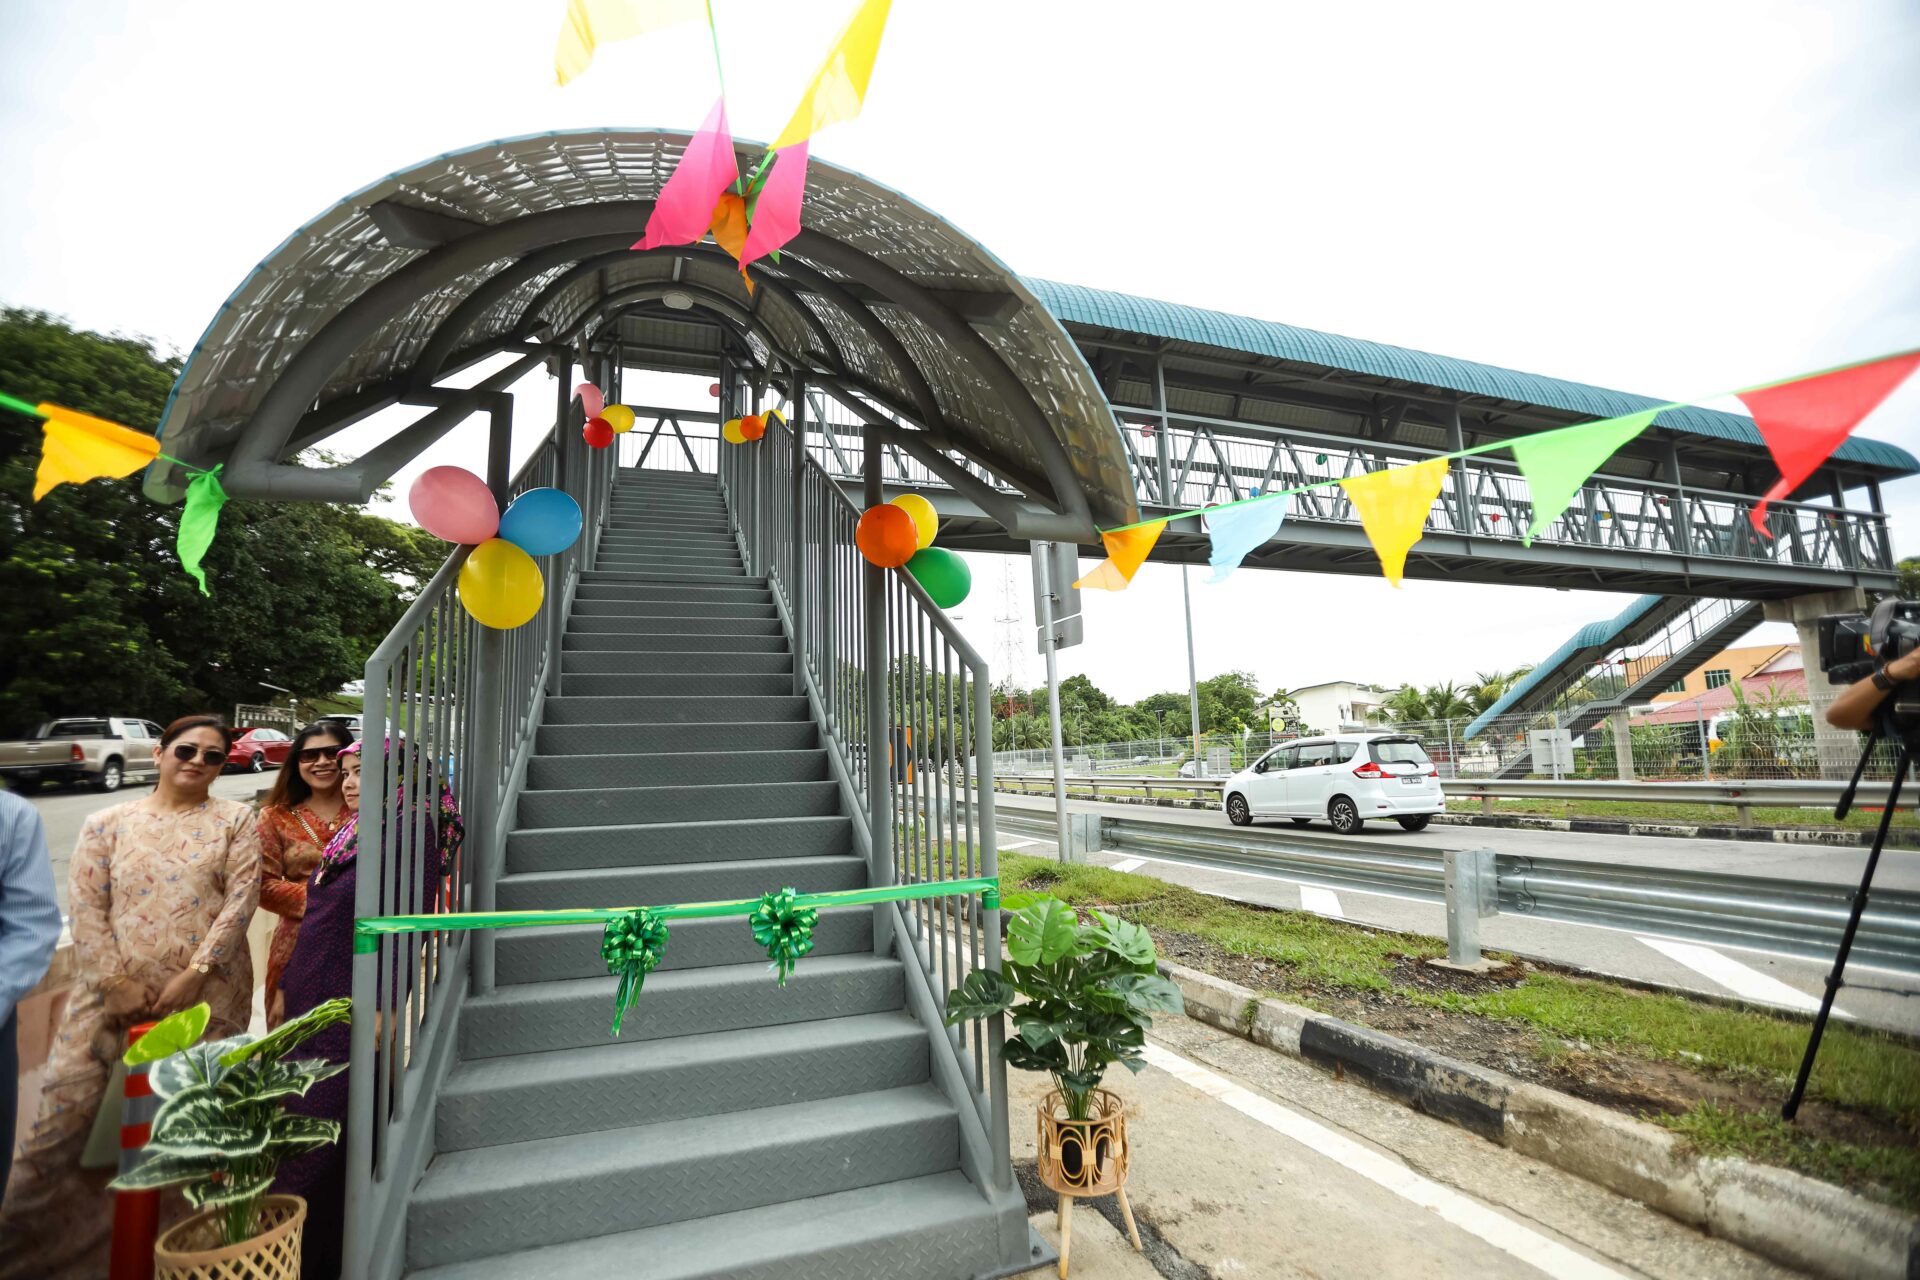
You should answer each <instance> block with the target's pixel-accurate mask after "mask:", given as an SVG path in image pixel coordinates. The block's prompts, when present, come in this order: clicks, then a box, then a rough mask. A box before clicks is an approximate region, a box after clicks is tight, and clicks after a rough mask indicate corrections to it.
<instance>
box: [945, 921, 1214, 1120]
mask: <svg viewBox="0 0 1920 1280" xmlns="http://www.w3.org/2000/svg"><path fill="white" fill-rule="evenodd" d="M1004 906H1005V907H1006V908H1007V914H1006V916H1005V917H1004V918H1005V919H1006V921H1007V962H1006V964H1005V966H1004V967H1003V968H1002V970H1001V971H1000V972H999V973H994V972H991V971H990V970H986V969H978V970H975V971H974V972H972V973H970V974H968V975H967V977H966V980H965V981H964V982H962V983H961V984H960V985H959V986H958V987H957V988H955V989H954V990H953V991H952V992H950V993H948V995H947V1025H948V1026H952V1025H953V1024H955V1023H958V1022H964V1021H968V1020H970V1019H974V1018H984V1017H988V1016H990V1015H993V1014H996V1013H1005V1012H1007V1011H1008V1010H1009V1009H1011V1010H1012V1011H1013V1025H1014V1034H1013V1035H1011V1036H1009V1037H1008V1038H1007V1044H1006V1050H1005V1053H1006V1060H1007V1065H1008V1066H1010V1067H1018V1068H1019V1069H1020V1070H1022V1071H1044V1072H1046V1073H1048V1074H1049V1075H1051V1076H1052V1077H1053V1083H1054V1087H1055V1088H1057V1089H1059V1090H1060V1094H1061V1096H1062V1097H1063V1098H1065V1099H1066V1103H1067V1115H1068V1117H1069V1118H1070V1119H1074V1120H1085V1119H1087V1118H1088V1117H1089V1113H1090V1110H1089V1109H1090V1106H1091V1098H1092V1094H1093V1091H1094V1090H1095V1089H1097V1088H1098V1087H1099V1086H1100V1081H1101V1079H1102V1077H1104V1076H1105V1075H1106V1071H1107V1068H1108V1067H1109V1066H1111V1065H1112V1064H1113V1063H1116V1062H1118V1063H1120V1064H1122V1065H1123V1066H1125V1067H1126V1068H1127V1069H1128V1070H1130V1071H1138V1070H1140V1069H1141V1067H1142V1066H1144V1065H1145V1064H1144V1062H1142V1060H1141V1056H1140V1054H1141V1050H1142V1049H1143V1048H1144V1047H1145V1046H1146V1042H1147V1036H1146V1032H1147V1028H1148V1027H1149V1026H1151V1025H1152V1023H1153V1015H1154V1014H1155V1013H1183V1012H1185V1005H1184V1004H1183V1003H1182V1001H1181V999H1180V988H1178V987H1176V986H1174V985H1173V983H1171V982H1169V981H1168V980H1167V979H1165V978H1163V977H1161V976H1160V974H1159V973H1158V972H1157V971H1156V970H1155V968H1154V949H1153V938H1152V936H1151V935H1150V934H1148V932H1147V931H1146V930H1145V929H1143V928H1141V927H1140V926H1139V925H1137V924H1133V923H1131V922H1129V921H1126V920H1122V919H1120V918H1119V917H1118V916H1115V915H1110V914H1108V913H1107V912H1104V911H1090V912H1089V913H1088V914H1087V916H1086V917H1085V918H1082V917H1081V916H1080V915H1079V914H1078V913H1077V912H1076V911H1075V910H1074V909H1073V908H1072V907H1071V906H1068V905H1067V904H1066V903H1064V902H1062V901H1060V899H1058V898H1054V897H1050V896H1048V895H1046V894H1014V895H1010V896H1009V897H1008V899H1007V900H1006V902H1005V904H1004ZM1017 999H1018V1000H1023V1001H1024V1003H1022V1004H1020V1005H1018V1006H1017V1007H1016V1006H1015V1004H1014V1002H1015V1000H1017Z"/></svg>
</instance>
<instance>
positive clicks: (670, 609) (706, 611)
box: [568, 600, 779, 623]
mask: <svg viewBox="0 0 1920 1280" xmlns="http://www.w3.org/2000/svg"><path fill="white" fill-rule="evenodd" d="M778 616H779V615H778V614H777V613H776V612H775V611H774V607H773V603H772V602H771V601H768V602H767V603H765V604H754V603H741V604H735V603H727V604H699V603H696V602H694V601H690V600H575V601H574V602H573V616H572V617H571V618H569V619H568V622H569V623H572V622H576V621H578V620H580V619H582V618H685V617H699V618H714V619H718V618H776V617H778Z"/></svg>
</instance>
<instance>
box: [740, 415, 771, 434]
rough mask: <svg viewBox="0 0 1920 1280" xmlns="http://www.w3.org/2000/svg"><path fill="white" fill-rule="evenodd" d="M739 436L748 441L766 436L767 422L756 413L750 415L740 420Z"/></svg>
mask: <svg viewBox="0 0 1920 1280" xmlns="http://www.w3.org/2000/svg"><path fill="white" fill-rule="evenodd" d="M740 434H741V435H743V436H745V437H746V438H747V439H749V440H758V439H759V438H760V437H761V436H763V435H765V434H767V420H766V419H765V418H763V417H761V416H760V415H759V414H757V413H750V414H748V415H747V416H746V417H744V418H742V419H740Z"/></svg>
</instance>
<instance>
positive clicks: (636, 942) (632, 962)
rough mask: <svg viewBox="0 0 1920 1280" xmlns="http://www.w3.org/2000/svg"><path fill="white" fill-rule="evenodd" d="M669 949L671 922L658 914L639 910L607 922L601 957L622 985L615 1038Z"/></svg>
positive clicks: (617, 999)
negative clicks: (621, 1023) (643, 985)
mask: <svg viewBox="0 0 1920 1280" xmlns="http://www.w3.org/2000/svg"><path fill="white" fill-rule="evenodd" d="M666 950H667V922H666V921H665V920H663V919H661V917H660V913H659V912H657V911H649V910H647V909H646V908H645V907H635V908H634V909H633V910H631V911H629V912H627V913H626V914H624V915H618V916H615V917H614V918H613V919H611V920H609V921H607V928H606V932H605V933H603V934H602V935H601V936H600V955H601V957H602V958H603V959H605V960H606V962H607V972H608V973H613V974H618V975H619V976H620V986H619V988H618V989H617V990H616V991H615V992H614V993H613V1034H614V1035H616V1036H617V1035H619V1034H620V1022H621V1019H623V1018H625V1017H626V1016H627V1010H628V1009H631V1008H632V1007H633V1001H634V997H636V996H638V995H639V994H640V986H641V984H642V983H644V982H645V981H646V980H647V975H648V974H650V973H652V972H653V971H654V970H655V969H657V968H659V967H660V957H661V956H663V955H665V954H666Z"/></svg>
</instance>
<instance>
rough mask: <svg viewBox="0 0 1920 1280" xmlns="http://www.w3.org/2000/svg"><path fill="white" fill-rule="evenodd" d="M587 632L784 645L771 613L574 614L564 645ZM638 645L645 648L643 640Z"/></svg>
mask: <svg viewBox="0 0 1920 1280" xmlns="http://www.w3.org/2000/svg"><path fill="white" fill-rule="evenodd" d="M589 635H592V636H607V635H611V636H616V637H618V638H620V639H622V640H627V639H632V640H634V641H636V642H638V641H641V640H642V639H643V638H644V637H646V636H659V635H680V636H690V635H729V636H758V637H761V638H762V639H778V640H779V642H780V647H781V648H782V649H784V648H786V647H787V639H786V636H785V635H784V634H783V633H782V632H781V630H780V618H779V616H778V615H777V614H772V613H769V614H768V616H766V617H757V618H709V617H704V616H702V615H700V614H669V615H665V616H661V617H653V618H632V617H622V616H620V615H619V614H609V615H607V616H606V617H597V618H582V617H578V616H576V617H573V618H569V619H568V620H567V633H566V640H565V642H563V647H565V645H566V644H567V643H570V642H572V641H573V640H575V639H576V638H578V637H584V636H589ZM641 647H643V648H644V647H645V646H644V644H643V645H642V646H641Z"/></svg>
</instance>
